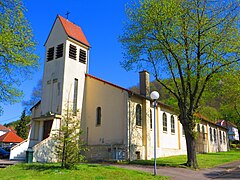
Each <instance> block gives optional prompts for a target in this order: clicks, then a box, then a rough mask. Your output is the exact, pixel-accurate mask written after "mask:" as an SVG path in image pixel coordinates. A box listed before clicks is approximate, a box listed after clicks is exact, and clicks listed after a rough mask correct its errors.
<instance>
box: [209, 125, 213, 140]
mask: <svg viewBox="0 0 240 180" xmlns="http://www.w3.org/2000/svg"><path fill="white" fill-rule="evenodd" d="M209 132H210V141H213V137H212V128H211V127H210V128H209Z"/></svg>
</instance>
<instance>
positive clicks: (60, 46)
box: [56, 44, 63, 59]
mask: <svg viewBox="0 0 240 180" xmlns="http://www.w3.org/2000/svg"><path fill="white" fill-rule="evenodd" d="M60 57H63V44H59V45H58V46H57V53H56V59H58V58H60Z"/></svg>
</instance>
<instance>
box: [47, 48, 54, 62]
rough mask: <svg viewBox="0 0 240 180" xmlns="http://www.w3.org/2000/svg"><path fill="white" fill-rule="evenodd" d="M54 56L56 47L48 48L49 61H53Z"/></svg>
mask: <svg viewBox="0 0 240 180" xmlns="http://www.w3.org/2000/svg"><path fill="white" fill-rule="evenodd" d="M53 58H54V47H51V48H49V49H48V52H47V61H51V60H53Z"/></svg>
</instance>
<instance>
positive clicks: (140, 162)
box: [130, 160, 187, 168]
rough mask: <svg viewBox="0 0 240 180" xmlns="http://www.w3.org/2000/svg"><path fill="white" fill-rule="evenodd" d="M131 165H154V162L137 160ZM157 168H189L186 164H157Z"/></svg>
mask: <svg viewBox="0 0 240 180" xmlns="http://www.w3.org/2000/svg"><path fill="white" fill-rule="evenodd" d="M130 164H139V165H151V166H153V165H154V162H153V161H148V160H136V161H131V162H130ZM157 166H162V167H180V168H187V166H186V163H173V162H166V161H165V162H164V163H161V162H157Z"/></svg>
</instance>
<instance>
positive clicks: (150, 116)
mask: <svg viewBox="0 0 240 180" xmlns="http://www.w3.org/2000/svg"><path fill="white" fill-rule="evenodd" d="M150 128H151V129H152V110H151V109H150Z"/></svg>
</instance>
